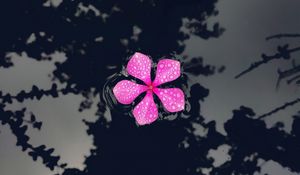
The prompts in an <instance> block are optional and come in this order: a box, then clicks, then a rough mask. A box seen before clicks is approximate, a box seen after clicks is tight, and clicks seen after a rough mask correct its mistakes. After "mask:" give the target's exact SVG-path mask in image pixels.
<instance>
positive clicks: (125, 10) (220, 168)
mask: <svg viewBox="0 0 300 175" xmlns="http://www.w3.org/2000/svg"><path fill="white" fill-rule="evenodd" d="M49 2H52V1H47V3H46V4H45V3H43V2H31V3H27V2H18V7H19V8H18V9H16V8H14V6H15V4H16V3H17V2H14V1H9V2H6V6H5V8H3V10H2V11H3V12H4V13H6V14H7V15H9V16H10V17H9V20H5V21H4V22H3V23H4V24H5V25H3V26H4V29H3V30H4V32H3V33H5V36H4V37H3V40H1V41H0V42H2V44H3V45H5V47H3V48H1V54H2V55H3V56H5V55H6V52H8V51H11V52H15V53H17V54H20V53H21V52H24V51H25V52H26V54H27V55H28V56H30V58H31V59H33V60H35V62H37V63H39V64H42V63H44V62H45V61H53V62H54V63H53V64H52V66H53V65H54V70H52V71H51V76H52V77H51V80H52V82H51V84H50V85H49V86H48V88H47V87H43V88H41V87H40V86H33V85H32V89H30V88H29V89H26V90H25V89H22V90H20V91H18V92H17V93H15V94H11V92H10V91H6V92H3V93H1V95H0V97H1V108H0V114H1V116H2V117H1V119H0V120H1V123H2V124H3V125H5V126H9V127H10V131H12V133H13V135H14V136H16V138H17V146H19V147H20V148H21V149H22V150H23V151H26V152H24V154H28V155H29V156H30V157H31V158H32V159H33V160H42V163H43V164H44V165H45V167H48V168H49V169H51V170H53V169H55V171H59V173H61V174H64V175H74V174H81V175H84V174H101V173H102V174H120V173H125V174H197V173H200V174H201V173H202V174H254V173H255V172H259V171H260V166H261V164H260V162H261V161H269V160H274V161H276V162H278V163H279V164H280V165H282V166H283V167H289V168H290V170H291V171H296V172H299V171H300V169H299V166H298V165H297V163H298V162H299V157H297V155H298V154H297V153H299V149H298V146H299V136H300V134H299V129H298V128H299V124H300V122H299V117H298V115H295V117H294V120H293V125H292V129H291V134H289V133H286V132H285V131H283V129H282V126H283V124H282V123H278V124H276V125H274V126H273V127H271V128H268V127H267V126H266V124H265V122H264V121H262V120H259V119H257V116H256V114H255V112H254V110H255V109H254V110H253V109H250V108H248V107H244V106H241V107H240V106H236V107H235V108H236V110H233V109H235V108H230V109H229V110H233V116H232V118H231V119H230V120H228V121H227V122H226V123H225V125H224V129H225V131H226V134H227V135H226V134H224V133H221V132H219V131H218V130H217V122H219V121H209V122H207V121H205V117H206V116H203V114H202V110H203V102H204V101H205V100H206V99H207V98H208V96H209V95H210V94H211V91H210V89H209V88H208V87H207V86H205V85H204V84H203V83H202V82H201V81H200V77H202V78H203V77H208V76H212V75H216V74H218V73H221V74H222V73H223V71H224V68H225V67H224V66H223V65H221V66H219V65H218V66H214V65H209V64H205V63H204V61H203V60H204V59H205V57H204V58H202V57H201V56H202V55H201V56H199V55H197V56H191V55H190V54H185V53H184V52H183V51H184V49H185V47H186V45H185V41H186V40H187V39H189V38H191V37H199V38H203V39H210V38H216V37H219V36H220V35H221V34H222V33H223V32H224V29H223V28H222V27H220V25H219V24H218V23H215V24H213V25H212V29H211V30H210V29H209V28H210V27H209V26H208V25H207V23H206V22H207V19H208V18H209V17H211V16H215V15H217V14H218V11H217V9H216V7H215V5H216V3H217V1H194V0H189V1H174V2H173V1H172V2H171V1H155V0H151V1H140V0H134V1H131V2H130V3H128V2H125V1H101V2H92V1H91V2H80V1H62V2H59V3H56V4H55V5H53V6H51V3H50V4H49ZM11 21H14V22H11ZM15 21H18V23H17V22H15ZM20 24H22V27H19V25H20ZM53 24H55V25H53ZM7 26H10V27H9V28H8V27H7ZM232 26H233V25H232ZM11 28H12V29H13V30H11ZM33 36H34V37H33ZM212 48H214V47H212ZM208 50H209V49H208ZM55 51H59V52H61V53H64V55H65V57H66V58H67V59H66V60H64V61H54V60H53V57H51V56H49V55H50V54H51V53H54V52H55ZM135 51H141V52H143V53H146V54H148V55H152V56H153V59H154V61H155V62H157V61H158V59H159V58H161V57H162V56H175V57H176V58H178V59H179V60H180V61H181V62H182V65H183V75H182V76H181V77H180V79H178V80H176V81H175V82H174V83H175V86H177V87H181V88H182V89H183V90H184V92H185V94H186V104H187V106H186V110H185V111H183V112H182V113H176V114H172V115H170V114H169V113H165V112H161V113H160V115H161V118H162V120H159V121H158V122H155V123H153V124H151V125H147V126H143V127H138V126H137V125H136V124H135V121H134V119H133V117H132V116H130V112H129V111H130V110H131V108H132V107H131V106H120V105H118V104H117V103H116V100H115V99H114V98H113V95H112V92H111V89H112V86H114V85H115V83H116V82H117V81H118V80H119V79H124V78H125V79H126V78H129V77H128V75H126V73H125V71H124V67H122V66H123V65H124V64H125V63H126V59H125V58H126V57H128V56H129V55H131V54H132V53H133V52H135ZM209 51H210V52H212V51H214V49H210V50H209ZM124 59H125V60H124ZM38 61H39V62H38ZM0 65H1V66H2V67H3V68H5V69H7V70H9V69H12V68H14V66H16V65H14V62H13V61H12V60H11V58H10V57H7V56H6V57H5V59H4V60H2V61H1V62H0ZM226 66H227V65H226ZM226 70H227V67H226V69H225V71H226ZM120 71H121V73H119V72H120ZM49 82H50V81H49ZM227 83H228V82H227ZM172 84H173V82H172ZM224 84H226V82H225V83H224ZM252 85H253V84H252ZM169 86H171V84H166V85H164V87H169ZM222 93H225V92H224V91H222ZM64 95H74V96H77V95H78V96H80V100H81V102H80V103H79V104H78V106H77V104H72V105H71V106H72V107H74V106H76V108H78V110H79V112H85V111H88V110H89V109H91V108H93V107H95V106H96V107H95V108H96V110H97V112H96V115H97V119H96V121H91V120H87V119H83V123H84V124H86V126H87V127H88V129H87V133H88V135H89V136H92V138H93V144H94V146H95V147H94V148H92V149H91V153H90V155H87V157H86V158H85V160H84V166H83V167H74V166H72V165H70V164H65V162H64V160H65V159H64V158H63V155H60V154H59V155H60V156H61V157H59V156H58V154H57V153H59V152H57V151H56V150H59V149H57V148H56V149H55V150H54V149H52V148H51V146H52V144H51V143H48V142H44V143H42V145H40V144H41V143H34V142H32V139H31V138H32V136H31V134H30V133H29V132H27V130H28V128H30V127H31V125H30V123H28V122H26V120H27V117H28V116H27V113H26V112H27V110H30V109H23V110H20V109H14V108H12V109H8V108H5V107H6V106H7V105H9V104H12V105H16V102H19V103H21V104H22V103H24V101H28V100H36V101H37V102H38V103H39V102H41V101H42V100H41V99H43V98H47V99H48V98H53V99H59V98H61V97H62V96H64ZM141 98H142V96H141ZM72 100H73V99H71V100H69V101H68V102H66V103H70V101H72ZM139 100H140V99H137V101H139ZM225 100H227V99H225ZM53 103H55V102H53ZM46 104H49V105H51V104H50V102H46ZM133 105H134V104H133ZM239 105H243V104H239ZM64 106H65V105H64ZM159 107H160V108H161V109H159V110H160V111H162V110H163V109H162V106H161V105H159ZM49 108H50V107H49ZM216 108H217V109H214V110H218V108H220V106H218V107H216ZM47 109H48V108H47ZM65 110H66V111H70V109H68V108H65ZM28 112H29V113H30V111H28ZM79 112H78V113H76V114H82V113H79ZM61 115H62V118H63V117H64V114H61ZM87 115H88V116H93V115H94V114H91V113H89V114H87ZM40 116H46V112H45V115H44V114H43V113H42V112H41V113H40V114H39V115H36V118H37V120H41V118H42V117H40ZM55 121H58V123H59V124H62V123H63V122H62V121H61V119H56V120H55ZM42 122H43V125H46V122H47V120H43V121H42ZM64 123H66V127H68V128H69V127H75V126H78V125H75V124H74V125H72V124H71V122H64ZM56 124H57V123H56ZM77 124H78V123H77ZM81 124H82V123H81ZM53 127H54V130H55V125H53ZM199 128H201V129H200V131H199ZM42 129H43V127H42ZM75 130H76V129H75ZM59 134H60V132H58V133H57V135H59ZM78 137H79V138H81V136H80V135H78ZM82 137H84V136H82ZM66 139H68V138H67V136H66ZM44 144H45V145H44ZM54 145H55V144H54ZM224 147H225V148H224ZM213 150H216V151H215V152H219V151H220V150H221V151H222V150H225V151H226V154H223V157H225V158H224V159H223V160H222V161H220V160H221V158H220V157H216V156H215V154H216V153H214V151H213ZM219 155H220V154H218V156H219ZM287 155H288V156H287ZM37 158H40V159H37ZM220 162H221V163H220ZM67 163H68V162H67ZM14 166H18V165H12V168H14Z"/></svg>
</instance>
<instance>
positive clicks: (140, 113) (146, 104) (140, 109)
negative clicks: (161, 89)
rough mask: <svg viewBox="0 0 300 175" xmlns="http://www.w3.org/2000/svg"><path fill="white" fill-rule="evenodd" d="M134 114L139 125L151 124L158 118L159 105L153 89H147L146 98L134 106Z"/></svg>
mask: <svg viewBox="0 0 300 175" xmlns="http://www.w3.org/2000/svg"><path fill="white" fill-rule="evenodd" d="M133 116H134V118H135V119H136V121H137V123H138V124H139V125H145V124H150V123H152V122H154V121H155V120H156V119H157V118H158V111H157V106H156V105H155V103H154V100H153V93H152V92H151V91H147V94H146V96H145V97H144V99H143V100H142V101H141V102H140V103H139V104H138V105H137V106H136V107H135V108H134V110H133Z"/></svg>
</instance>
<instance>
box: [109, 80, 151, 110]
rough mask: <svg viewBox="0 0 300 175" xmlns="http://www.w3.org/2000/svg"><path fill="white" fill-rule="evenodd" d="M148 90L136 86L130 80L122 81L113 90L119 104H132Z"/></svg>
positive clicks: (138, 85)
mask: <svg viewBox="0 0 300 175" xmlns="http://www.w3.org/2000/svg"><path fill="white" fill-rule="evenodd" d="M146 90H147V86H144V85H140V84H136V83H134V82H132V81H129V80H122V81H120V82H118V83H117V84H116V86H115V87H114V88H113V93H114V95H115V97H116V99H117V100H118V102H119V103H122V104H130V103H132V102H133V100H134V99H135V98H136V97H137V96H139V95H140V94H141V93H142V92H144V91H146Z"/></svg>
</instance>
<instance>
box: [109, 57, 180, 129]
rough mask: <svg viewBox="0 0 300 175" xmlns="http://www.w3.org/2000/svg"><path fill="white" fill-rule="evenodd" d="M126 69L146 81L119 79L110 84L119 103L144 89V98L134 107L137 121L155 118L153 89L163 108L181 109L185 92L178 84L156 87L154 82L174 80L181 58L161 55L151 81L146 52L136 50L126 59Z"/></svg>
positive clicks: (157, 83) (156, 112)
mask: <svg viewBox="0 0 300 175" xmlns="http://www.w3.org/2000/svg"><path fill="white" fill-rule="evenodd" d="M126 70H127V72H128V74H129V75H132V76H134V77H136V78H138V79H140V80H142V81H143V82H144V83H145V84H146V85H141V84H136V83H134V82H132V81H129V80H122V81H120V82H118V83H117V84H116V86H115V87H114V88H113V93H114V95H115V97H116V99H117V101H118V102H119V103H122V104H130V103H132V102H133V101H134V99H135V98H137V97H138V96H139V95H140V94H141V93H143V92H145V91H147V92H146V96H145V97H144V99H143V100H142V101H141V102H140V103H139V104H138V105H136V106H135V108H134V109H133V116H134V118H135V120H136V121H137V123H138V124H139V125H145V124H150V123H152V122H154V121H155V120H156V119H157V118H158V110H157V106H156V104H155V103H154V100H153V93H155V94H156V95H157V96H158V98H159V99H160V100H161V102H162V104H163V106H164V108H165V109H166V110H167V111H169V112H178V111H182V110H183V109H184V94H183V92H182V90H181V89H179V88H164V89H162V88H158V87H157V86H159V85H161V84H163V83H166V82H170V81H173V80H175V79H177V78H178V77H179V76H180V62H179V61H176V60H172V59H162V60H160V61H159V62H158V64H157V70H156V77H155V79H154V81H153V82H152V81H151V60H150V58H149V57H148V56H146V55H144V54H142V53H138V52H136V53H135V54H134V55H133V56H132V57H131V58H130V60H129V62H128V64H127V67H126Z"/></svg>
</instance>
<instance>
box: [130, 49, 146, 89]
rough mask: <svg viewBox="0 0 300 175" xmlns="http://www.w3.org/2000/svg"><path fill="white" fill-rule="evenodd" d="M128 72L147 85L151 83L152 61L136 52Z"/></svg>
mask: <svg viewBox="0 0 300 175" xmlns="http://www.w3.org/2000/svg"><path fill="white" fill-rule="evenodd" d="M126 70H127V72H128V74H129V75H132V76H134V77H135V78H138V79H140V80H142V81H144V82H145V83H146V84H150V83H151V60H150V58H149V57H148V56H147V55H144V54H142V53H139V52H136V53H135V54H134V55H133V56H132V57H131V59H130V60H129V62H128V64H127V68H126Z"/></svg>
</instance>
